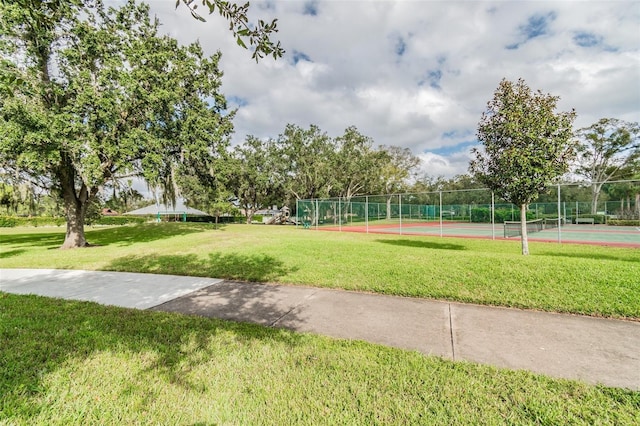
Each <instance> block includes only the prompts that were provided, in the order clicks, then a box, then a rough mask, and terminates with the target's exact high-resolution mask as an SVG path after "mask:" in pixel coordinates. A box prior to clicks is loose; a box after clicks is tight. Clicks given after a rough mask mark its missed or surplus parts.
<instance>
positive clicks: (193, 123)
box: [0, 0, 232, 248]
mask: <svg viewBox="0 0 640 426" xmlns="http://www.w3.org/2000/svg"><path fill="white" fill-rule="evenodd" d="M1 5H2V11H1V12H2V13H1V14H0V30H1V34H2V43H0V49H1V51H2V62H0V76H1V78H0V94H1V97H0V138H2V139H1V143H0V154H1V163H0V168H2V169H3V170H4V171H5V172H8V173H10V174H11V176H14V177H15V178H18V179H24V180H31V181H33V182H38V183H39V184H41V185H44V186H46V187H47V188H48V189H51V190H52V191H54V192H56V193H58V194H59V195H60V196H61V197H62V199H63V200H64V209H65V214H66V219H67V232H66V237H65V241H64V243H63V246H62V247H63V248H73V247H82V246H86V245H87V241H86V239H85V234H84V219H85V215H86V213H87V208H88V206H89V203H90V201H91V199H92V198H93V197H95V195H96V194H97V193H98V191H99V189H100V188H101V186H103V185H104V184H105V183H107V182H109V181H113V180H117V179H119V178H121V177H123V176H129V177H131V176H140V177H143V178H144V179H145V180H147V182H149V183H151V184H152V185H161V186H164V187H165V188H166V189H167V190H169V191H165V192H166V193H167V192H168V193H171V191H170V190H171V189H172V188H175V184H174V183H175V180H176V179H175V177H176V173H178V172H179V169H180V167H186V168H189V164H190V162H192V161H198V162H199V161H200V159H201V158H202V157H203V156H212V155H214V154H215V152H219V151H220V150H221V147H224V146H225V145H226V144H227V143H228V141H227V139H228V135H229V133H230V132H231V131H232V124H231V121H230V118H231V117H230V116H229V115H225V114H224V113H223V112H224V110H225V108H226V105H225V99H224V97H223V96H222V95H221V94H220V84H221V77H222V73H221V72H220V70H219V69H218V61H219V58H220V55H219V54H217V55H214V56H212V57H206V56H205V55H204V54H203V52H202V49H201V48H200V46H199V45H198V44H192V45H189V46H180V45H178V43H177V42H176V41H175V40H173V39H171V38H169V37H167V36H160V35H159V34H158V22H157V21H154V20H152V19H151V18H150V17H149V8H148V7H147V6H145V5H136V4H135V3H134V2H133V1H129V2H128V3H127V4H126V6H124V7H123V8H121V9H118V10H115V9H108V10H107V9H105V8H104V6H103V5H102V3H101V2H100V1H90V0H86V1H81V0H72V1H68V0H66V1H62V0H47V1H40V0H16V1H11V2H7V1H2V3H1ZM205 99H206V101H205Z"/></svg>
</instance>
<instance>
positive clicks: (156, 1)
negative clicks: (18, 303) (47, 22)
mask: <svg viewBox="0 0 640 426" xmlns="http://www.w3.org/2000/svg"><path fill="white" fill-rule="evenodd" d="M111 3H112V4H113V1H112V2H111ZM309 4H311V3H309ZM151 6H152V11H153V12H154V13H157V15H158V17H159V19H160V21H161V22H162V23H163V24H164V25H163V27H162V30H163V31H165V32H168V33H169V34H171V35H172V36H174V37H176V38H178V39H179V40H180V41H181V42H183V43H187V42H192V41H194V40H196V39H199V40H200V42H201V44H202V45H203V47H204V48H205V51H207V52H209V53H214V52H215V51H217V50H221V51H222V52H223V56H222V60H221V68H222V69H223V71H224V72H225V75H224V78H223V87H222V90H223V93H224V94H225V95H226V96H227V97H235V98H237V99H242V100H243V101H244V102H243V105H242V106H241V107H240V108H239V111H238V114H237V116H236V119H235V128H236V134H235V136H234V142H236V143H237V142H240V141H242V140H244V138H245V136H246V135H247V134H252V135H255V136H258V137H277V135H278V134H279V133H281V132H282V131H283V130H284V128H285V125H286V124H287V123H293V124H297V125H300V126H303V127H306V126H308V125H309V124H317V125H318V126H319V127H320V128H321V129H322V130H324V131H326V132H327V133H328V134H330V135H332V136H337V135H339V134H341V133H342V132H343V131H344V129H345V128H346V127H348V126H350V125H355V126H357V127H358V129H359V130H360V131H361V132H362V133H363V134H366V135H368V136H371V137H372V138H373V139H374V141H375V142H376V143H377V144H384V145H399V146H402V147H409V148H411V149H412V150H413V152H414V153H415V154H420V156H421V157H423V159H424V160H425V162H426V164H427V172H428V173H430V174H432V175H434V176H437V175H445V176H452V175H454V174H458V173H464V172H466V169H467V164H468V151H465V152H458V150H456V148H455V147H456V146H458V145H460V144H462V143H465V142H466V143H468V142H470V141H473V140H474V138H475V137H474V134H475V128H476V125H477V122H478V120H479V118H480V114H481V112H482V110H483V109H484V107H485V105H486V102H487V101H488V100H489V99H491V97H492V96H493V92H494V90H495V88H496V87H497V86H498V83H499V82H500V80H501V79H502V78H508V79H511V80H515V79H517V78H520V77H522V78H524V79H525V81H526V82H527V84H528V85H529V86H530V87H531V88H532V89H540V90H542V91H543V92H548V93H552V94H554V95H557V96H560V98H561V101H560V104H559V108H560V109H561V110H569V109H571V108H575V109H576V111H577V113H578V119H577V121H576V126H577V127H583V126H587V125H590V124H591V123H593V122H595V121H597V120H598V119H600V118H602V117H616V118H621V119H624V120H630V121H637V120H638V117H640V83H639V82H640V33H639V32H638V28H639V27H640V3H638V2H636V1H616V2H611V1H589V2H587V1H560V2H558V1H555V2H546V1H511V2H505V1H331V0H324V1H323V0H318V1H315V2H313V8H311V9H313V10H314V11H315V12H316V15H315V16H312V15H309V14H306V15H305V14H303V12H304V11H305V10H307V11H310V10H311V9H309V7H308V6H306V5H305V2H302V1H285V0H273V1H269V2H261V1H258V2H252V4H251V9H250V10H251V19H253V20H256V19H264V20H266V21H270V20H271V19H273V18H278V27H279V29H280V31H279V32H278V33H277V34H276V38H277V39H278V40H280V41H281V42H282V45H283V46H284V48H285V49H286V50H287V54H286V57H285V58H283V59H280V60H278V61H273V60H271V59H265V60H262V61H261V62H260V63H259V64H255V62H253V61H252V60H251V58H250V52H248V51H245V50H243V49H241V48H239V47H237V46H236V44H235V40H234V39H233V37H232V35H231V33H230V32H229V31H228V25H227V24H226V23H225V21H224V20H223V19H222V18H220V17H218V16H210V17H207V22H206V23H201V22H198V21H195V20H194V19H193V18H192V17H191V16H190V14H189V12H188V10H187V9H186V7H184V5H181V6H180V7H178V9H177V10H175V9H174V6H175V2H174V1H171V0H153V1H151ZM305 8H306V9H305ZM536 25H537V26H536ZM538 33H539V34H538ZM534 35H536V36H534ZM516 44H517V46H518V47H517V48H515V49H508V48H507V46H510V45H516ZM294 53H295V54H297V55H299V56H300V55H304V56H306V57H307V58H308V59H309V60H308V61H307V60H304V59H303V60H299V61H297V63H296V61H294ZM300 57H302V56H300ZM425 152H426V153H425ZM433 152H437V153H440V154H434V153H433Z"/></svg>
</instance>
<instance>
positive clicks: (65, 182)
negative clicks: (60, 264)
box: [58, 158, 89, 249]
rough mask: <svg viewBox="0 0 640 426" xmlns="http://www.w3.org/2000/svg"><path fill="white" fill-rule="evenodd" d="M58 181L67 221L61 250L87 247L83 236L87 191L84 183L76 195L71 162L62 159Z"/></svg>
mask: <svg viewBox="0 0 640 426" xmlns="http://www.w3.org/2000/svg"><path fill="white" fill-rule="evenodd" d="M58 181H59V182H60V184H61V188H62V199H63V204H64V212H65V217H66V219H67V233H66V235H65V237H64V243H62V246H61V247H60V248H61V249H71V248H79V247H87V246H88V245H89V243H87V240H86V238H85V236H84V218H85V215H86V213H87V207H88V206H89V191H88V189H87V187H86V185H85V184H84V183H82V184H81V186H80V190H79V191H78V192H77V193H76V187H75V183H76V179H75V171H74V169H73V166H72V165H71V161H69V160H68V159H66V158H65V159H63V162H62V164H61V165H60V169H59V176H58Z"/></svg>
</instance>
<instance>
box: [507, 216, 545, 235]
mask: <svg viewBox="0 0 640 426" xmlns="http://www.w3.org/2000/svg"><path fill="white" fill-rule="evenodd" d="M526 226H527V234H530V233H533V232H540V231H542V230H543V229H544V219H536V220H530V221H527V225H526ZM520 235H522V222H513V221H505V222H504V237H505V238H509V237H519V236H520Z"/></svg>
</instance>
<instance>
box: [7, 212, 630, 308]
mask: <svg viewBox="0 0 640 426" xmlns="http://www.w3.org/2000/svg"><path fill="white" fill-rule="evenodd" d="M63 231H64V229H63V228H31V229H29V228H21V229H18V228H15V229H1V230H0V233H1V240H2V251H1V252H0V268H65V269H101V270H114V271H131V272H156V273H165V274H178V275H197V276H207V277H214V278H233V279H241V280H249V281H271V282H280V283H288V284H305V285H312V286H318V287H331V288H344V289H350V290H362V291H372V292H379V293H385V294H395V295H403V296H411V297H426V298H437V299H448V300H457V301H463V302H473V303H480V304H489V305H499V306H512V307H519V308H528V309H540V310H546V311H557V312H571V313H579V314H587V315H596V316H608V317H619V318H620V317H622V318H632V319H640V280H639V279H638V277H640V250H637V249H629V248H611V247H598V246H587V245H571V244H564V245H558V244H550V243H535V242H531V243H530V250H531V253H532V255H531V256H529V257H524V256H522V255H521V254H520V245H519V242H517V241H513V242H510V241H509V242H507V241H490V240H480V239H456V238H438V237H416V236H410V237H409V236H405V237H403V236H398V235H373V234H370V235H366V234H355V233H337V232H326V231H314V230H304V229H300V228H294V227H283V226H261V225H252V226H247V225H231V226H226V227H222V228H220V229H217V230H216V229H213V227H212V226H211V225H206V224H189V223H187V224H182V223H177V224H176V223H173V224H147V225H140V226H123V227H114V228H97V229H90V228H89V229H88V230H87V238H88V239H89V241H90V242H92V243H94V244H97V245H98V246H97V247H92V248H88V249H82V250H70V251H63V250H58V249H57V247H58V246H59V245H60V244H61V243H62V240H63Z"/></svg>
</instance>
